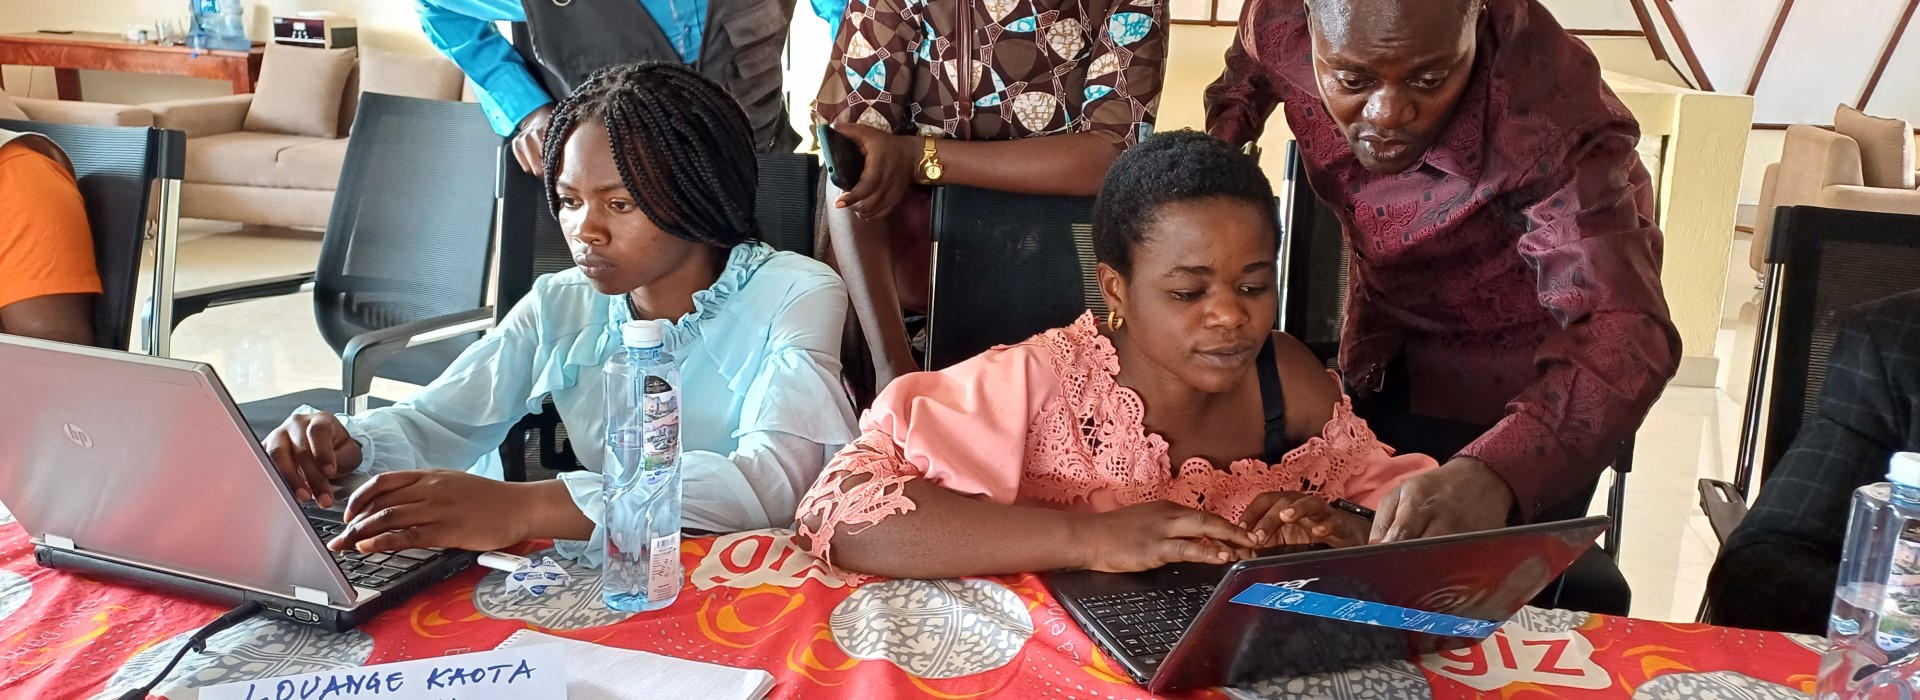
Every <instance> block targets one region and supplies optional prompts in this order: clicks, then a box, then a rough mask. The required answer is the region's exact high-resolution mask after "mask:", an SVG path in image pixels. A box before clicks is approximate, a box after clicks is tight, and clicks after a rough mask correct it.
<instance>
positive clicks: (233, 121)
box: [141, 95, 253, 138]
mask: <svg viewBox="0 0 1920 700" xmlns="http://www.w3.org/2000/svg"><path fill="white" fill-rule="evenodd" d="M141 106H142V107H145V108H147V109H148V110H150V111H152V112H153V125H154V126H157V127H160V128H162V129H173V130H176V131H184V132H186V133H187V138H198V137H201V136H213V135H216V134H231V133H233V132H236V131H242V130H245V129H246V125H247V110H248V109H251V108H252V107H253V95H227V96H225V97H209V98H205V99H198V100H173V101H171V102H153V103H149V104H145V105H141Z"/></svg>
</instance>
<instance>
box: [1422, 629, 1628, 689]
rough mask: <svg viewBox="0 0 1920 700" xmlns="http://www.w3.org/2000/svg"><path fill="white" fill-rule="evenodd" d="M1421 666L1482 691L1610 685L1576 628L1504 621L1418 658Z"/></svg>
mask: <svg viewBox="0 0 1920 700" xmlns="http://www.w3.org/2000/svg"><path fill="white" fill-rule="evenodd" d="M1420 665H1421V666H1425V667H1426V669H1427V670H1428V671H1432V672H1434V673H1437V674H1439V675H1442V676H1445V677H1447V678H1450V679H1453V680H1456V681H1459V682H1461V683H1464V684H1466V685H1467V686H1469V687H1471V688H1473V689H1474V690H1478V691H1481V692H1491V691H1494V690H1498V689H1500V688H1504V687H1506V686H1509V685H1512V684H1514V683H1535V684H1539V685H1542V686H1546V687H1549V688H1551V687H1556V686H1557V687H1562V688H1582V689H1587V690H1598V689H1601V688H1607V687H1610V686H1612V685H1613V681H1612V679H1609V678H1608V677H1607V672H1606V671H1605V670H1604V669H1601V668H1600V665H1599V664H1596V663H1594V662H1593V642H1590V641H1587V638H1586V637H1584V636H1581V634H1580V633H1579V632H1574V631H1567V632H1552V633H1547V632H1534V631H1532V630H1528V629H1524V628H1522V627H1520V626H1519V625H1518V624H1508V625H1507V626H1506V627H1504V628H1502V629H1501V630H1500V631H1499V632H1496V633H1494V635H1493V636H1491V637H1488V638H1486V639H1485V640H1483V641H1481V642H1480V643H1479V644H1476V645H1473V646H1470V647H1463V648H1460V649H1451V650H1448V651H1442V652H1439V653H1435V654H1428V655H1426V656H1423V657H1420Z"/></svg>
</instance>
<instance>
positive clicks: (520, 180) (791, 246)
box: [495, 150, 820, 481]
mask: <svg viewBox="0 0 1920 700" xmlns="http://www.w3.org/2000/svg"><path fill="white" fill-rule="evenodd" d="M755 159H756V161H757V165H758V167H759V173H760V177H759V182H758V185H757V189H756V191H755V201H754V216H755V218H756V219H757V220H758V221H759V224H760V237H761V239H763V240H765V241H766V242H767V245H770V246H773V247H774V248H775V249H777V250H784V251H789V252H795V253H800V254H802V255H807V256H812V255H813V238H814V217H815V213H816V210H817V209H818V191H819V185H818V181H819V178H820V166H819V163H818V162H816V161H815V160H814V159H813V157H811V156H808V155H804V154H798V153H772V154H764V153H763V154H760V155H758V156H755ZM500 172H501V184H500V188H501V195H502V197H503V198H504V199H503V201H502V203H501V226H502V229H501V235H500V291H499V294H498V298H497V299H496V302H495V303H496V304H497V305H498V309H499V316H500V317H502V318H504V317H505V316H506V313H507V311H508V310H510V309H512V308H513V305H514V304H516V303H519V301H520V299H521V298H523V297H525V296H526V295H527V293H528V292H531V291H533V281H534V280H535V279H536V278H538V277H539V276H541V275H544V274H548V273H553V272H560V271H563V270H566V269H567V268H570V267H573V253H572V252H571V251H570V250H568V248H567V241H566V238H565V237H564V235H563V234H562V233H561V232H560V222H559V221H556V220H555V219H554V218H553V215H552V213H551V212H549V211H548V210H547V200H546V185H545V184H544V183H542V182H541V181H540V178H538V177H534V176H532V175H529V174H527V173H525V172H523V171H521V170H520V166H519V165H518V164H517V163H516V162H515V161H514V160H513V156H512V154H511V153H510V152H505V151H504V150H503V153H502V162H501V165H500ZM500 458H501V463H502V465H503V467H504V470H505V474H506V478H507V480H509V481H528V480H539V479H550V478H553V475H554V474H556V473H558V472H563V471H573V470H575V469H579V468H580V460H579V458H578V457H577V456H576V455H574V453H573V448H572V445H571V443H570V442H569V441H568V440H567V426H566V425H565V424H564V423H562V422H561V420H560V415H559V413H557V412H556V411H554V410H553V402H552V401H551V400H549V401H547V402H546V403H545V404H544V406H543V408H542V410H541V411H540V413H537V414H533V415H529V416H527V417H525V418H523V419H521V420H520V423H519V424H517V425H515V426H514V428H513V430H511V431H509V432H508V434H507V439H506V441H505V442H504V443H502V444H501V445H500Z"/></svg>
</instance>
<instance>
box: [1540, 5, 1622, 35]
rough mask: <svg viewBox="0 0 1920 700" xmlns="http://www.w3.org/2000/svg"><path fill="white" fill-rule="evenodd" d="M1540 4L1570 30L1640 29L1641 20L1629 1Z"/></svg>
mask: <svg viewBox="0 0 1920 700" xmlns="http://www.w3.org/2000/svg"><path fill="white" fill-rule="evenodd" d="M1540 4H1542V5H1545V6H1547V11H1549V12H1552V13H1553V18H1554V19H1556V20H1559V21H1560V26H1562V27H1566V28H1568V29H1639V28H1640V18H1639V16H1638V15H1635V14H1634V12H1633V4H1632V3H1630V2H1628V0H1541V1H1540Z"/></svg>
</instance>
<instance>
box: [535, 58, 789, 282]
mask: <svg viewBox="0 0 1920 700" xmlns="http://www.w3.org/2000/svg"><path fill="white" fill-rule="evenodd" d="M595 119H598V120H601V121H602V122H604V123H605V124H606V126H607V137H608V140H610V141H612V143H613V149H612V150H613V160H614V164H615V165H616V167H618V168H619V171H620V182H621V183H622V184H624V185H626V188H627V192H629V193H631V194H632V195H633V198H634V201H635V203H636V204H637V205H638V206H639V207H640V211H641V212H643V213H645V214H646V215H647V219H648V220H651V221H652V222H653V223H654V225H655V226H659V227H660V228H661V230H664V231H666V232H667V233H670V234H672V235H674V236H676V237H679V238H682V239H685V240H688V241H692V242H695V243H705V244H707V245H712V246H717V247H720V248H732V247H734V246H737V245H739V244H741V243H743V242H745V241H747V240H750V239H755V238H758V237H759V232H760V227H759V223H758V222H757V221H755V219H754V212H753V203H754V189H755V186H756V185H757V184H758V182H759V177H760V175H759V163H758V162H757V161H755V160H754V154H753V130H752V128H751V127H750V126H749V125H748V122H747V115H746V113H744V112H742V111H740V105H739V104H737V103H735V102H734V100H733V96H732V95H729V94H727V91H726V89H724V88H722V87H720V86H719V85H718V84H716V83H714V82H713V81H711V80H708V79H707V78H705V77H702V76H701V75H700V74H699V73H695V72H693V70H692V69H689V68H687V67H686V66H683V65H681V64H678V63H670V62H644V63H629V64H626V65H619V66H611V67H608V68H603V69H601V70H599V71H596V72H594V74H593V75H592V76H591V77H589V78H587V81H586V82H585V83H583V84H581V85H580V87H578V88H577V89H575V90H574V91H573V94H572V95H569V96H567V99H565V100H562V101H561V102H560V104H559V106H557V107H555V108H554V110H553V117H552V119H551V120H550V121H549V122H548V126H547V139H546V144H545V149H544V151H545V152H544V153H542V154H541V155H542V160H544V161H545V162H546V186H547V207H548V208H549V209H550V210H551V211H553V212H554V213H555V215H556V216H557V215H558V214H559V211H560V196H559V188H558V186H557V184H556V180H557V178H558V177H559V174H560V161H561V158H562V153H563V151H564V147H565V146H566V141H567V138H568V137H569V136H571V135H572V134H573V131H574V129H576V128H578V127H579V126H580V125H581V124H583V123H586V122H590V121H592V120H595Z"/></svg>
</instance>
